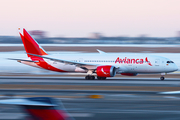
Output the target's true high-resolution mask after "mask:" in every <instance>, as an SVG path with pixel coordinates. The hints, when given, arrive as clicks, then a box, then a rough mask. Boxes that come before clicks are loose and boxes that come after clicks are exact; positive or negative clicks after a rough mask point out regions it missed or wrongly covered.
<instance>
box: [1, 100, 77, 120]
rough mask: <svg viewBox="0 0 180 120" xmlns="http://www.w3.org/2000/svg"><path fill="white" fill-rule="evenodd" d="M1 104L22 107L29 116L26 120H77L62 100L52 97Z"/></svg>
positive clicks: (4, 101)
mask: <svg viewBox="0 0 180 120" xmlns="http://www.w3.org/2000/svg"><path fill="white" fill-rule="evenodd" d="M0 104H2V105H17V106H20V107H21V108H22V109H23V110H24V112H25V113H26V114H27V115H28V116H26V118H25V119H26V120H75V119H74V118H73V117H71V116H70V115H69V113H68V112H67V111H66V109H65V108H64V106H63V104H62V102H61V101H60V100H58V101H57V100H56V99H55V98H51V97H32V98H14V99H3V100H0Z"/></svg>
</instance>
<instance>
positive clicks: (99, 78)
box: [97, 76, 106, 80]
mask: <svg viewBox="0 0 180 120" xmlns="http://www.w3.org/2000/svg"><path fill="white" fill-rule="evenodd" d="M97 79H98V80H105V79H106V77H99V76H97Z"/></svg>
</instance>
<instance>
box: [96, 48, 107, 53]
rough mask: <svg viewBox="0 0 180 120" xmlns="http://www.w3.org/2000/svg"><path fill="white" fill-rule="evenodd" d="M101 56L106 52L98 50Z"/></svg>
mask: <svg viewBox="0 0 180 120" xmlns="http://www.w3.org/2000/svg"><path fill="white" fill-rule="evenodd" d="M96 50H97V51H98V52H99V53H100V54H104V53H105V52H104V51H101V50H99V49H96Z"/></svg>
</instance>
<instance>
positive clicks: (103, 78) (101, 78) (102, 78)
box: [85, 75, 106, 80]
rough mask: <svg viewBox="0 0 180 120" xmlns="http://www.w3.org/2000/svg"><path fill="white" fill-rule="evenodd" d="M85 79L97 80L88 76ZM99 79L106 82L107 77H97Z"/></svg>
mask: <svg viewBox="0 0 180 120" xmlns="http://www.w3.org/2000/svg"><path fill="white" fill-rule="evenodd" d="M85 79H86V80H95V76H92V75H87V76H86V77H85ZM97 79H98V80H105V79H106V77H99V76H97Z"/></svg>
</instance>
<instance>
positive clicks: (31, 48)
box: [19, 29, 48, 57]
mask: <svg viewBox="0 0 180 120" xmlns="http://www.w3.org/2000/svg"><path fill="white" fill-rule="evenodd" d="M22 32H23V34H22V33H19V34H20V36H21V39H22V42H23V44H24V48H25V50H26V53H31V54H37V55H48V54H47V53H46V51H45V50H44V49H43V48H42V47H41V46H40V45H39V44H38V43H37V42H36V40H35V39H33V38H32V37H31V36H30V34H29V33H28V32H27V31H26V30H25V29H23V31H22ZM28 57H30V55H28Z"/></svg>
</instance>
